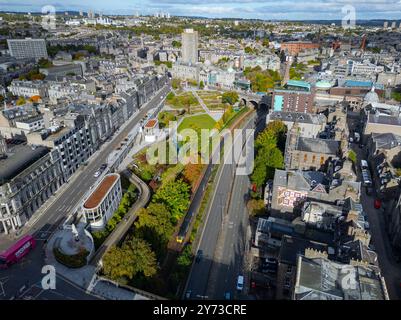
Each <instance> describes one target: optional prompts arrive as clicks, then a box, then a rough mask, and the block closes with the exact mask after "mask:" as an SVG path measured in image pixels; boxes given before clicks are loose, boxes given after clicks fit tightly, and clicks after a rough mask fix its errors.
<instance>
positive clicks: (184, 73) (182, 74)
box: [171, 63, 199, 82]
mask: <svg viewBox="0 0 401 320" xmlns="http://www.w3.org/2000/svg"><path fill="white" fill-rule="evenodd" d="M171 74H172V76H173V78H177V79H182V80H195V81H197V82H198V80H199V66H198V65H192V64H183V63H174V64H173V69H172V72H171Z"/></svg>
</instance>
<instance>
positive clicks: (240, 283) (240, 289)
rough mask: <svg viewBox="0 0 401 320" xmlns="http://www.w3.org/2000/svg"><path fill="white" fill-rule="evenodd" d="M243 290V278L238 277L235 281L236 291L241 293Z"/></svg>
mask: <svg viewBox="0 0 401 320" xmlns="http://www.w3.org/2000/svg"><path fill="white" fill-rule="evenodd" d="M242 289H244V276H238V279H237V290H238V291H242Z"/></svg>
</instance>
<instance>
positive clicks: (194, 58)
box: [181, 29, 198, 63]
mask: <svg viewBox="0 0 401 320" xmlns="http://www.w3.org/2000/svg"><path fill="white" fill-rule="evenodd" d="M181 49H182V61H183V62H184V63H197V62H198V31H194V30H193V29H185V30H184V32H183V33H182V48H181Z"/></svg>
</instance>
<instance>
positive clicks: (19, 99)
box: [16, 96, 26, 106]
mask: <svg viewBox="0 0 401 320" xmlns="http://www.w3.org/2000/svg"><path fill="white" fill-rule="evenodd" d="M25 103H26V100H25V98H24V97H23V96H20V97H19V98H18V100H17V102H16V104H17V106H22V105H24V104H25Z"/></svg>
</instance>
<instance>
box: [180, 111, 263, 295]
mask: <svg viewBox="0 0 401 320" xmlns="http://www.w3.org/2000/svg"><path fill="white" fill-rule="evenodd" d="M254 120H255V114H253V116H252V117H251V118H250V119H249V121H248V122H247V123H246V124H245V125H244V126H243V128H253V127H254V126H255V123H254ZM231 153H232V150H231ZM235 169H236V164H222V165H220V167H219V169H218V172H217V175H216V187H215V189H214V193H213V195H212V199H211V204H210V206H209V208H208V211H207V212H206V220H205V224H204V227H203V230H202V234H201V236H200V240H199V243H198V247H197V249H196V252H197V251H198V250H202V251H203V255H202V259H201V260H200V261H199V262H196V260H195V261H194V263H193V265H192V267H191V271H190V274H189V277H188V281H187V285H186V292H187V291H191V299H223V296H224V292H226V291H231V293H232V294H233V293H234V289H235V287H236V278H237V276H238V274H239V273H241V272H242V270H243V264H244V261H243V257H244V251H245V246H246V234H247V230H248V228H247V212H246V211H245V210H244V208H245V207H244V206H245V198H244V195H245V194H247V191H248V188H249V182H247V179H248V177H247V176H236V175H235ZM233 183H234V184H233ZM231 195H235V197H234V200H233V201H234V202H232V201H231V202H230V198H231Z"/></svg>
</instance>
